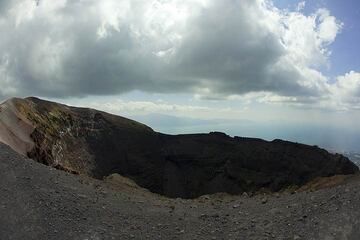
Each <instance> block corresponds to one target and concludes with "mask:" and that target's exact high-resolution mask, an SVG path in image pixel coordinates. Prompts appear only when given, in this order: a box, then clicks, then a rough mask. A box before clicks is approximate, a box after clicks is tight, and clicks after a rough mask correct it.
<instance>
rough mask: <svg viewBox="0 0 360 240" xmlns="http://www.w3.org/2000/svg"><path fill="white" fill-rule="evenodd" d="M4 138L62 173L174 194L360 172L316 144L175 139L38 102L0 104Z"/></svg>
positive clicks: (214, 136) (277, 186)
mask: <svg viewBox="0 0 360 240" xmlns="http://www.w3.org/2000/svg"><path fill="white" fill-rule="evenodd" d="M0 141H1V142H3V143H6V144H8V145H9V146H10V147H11V148H12V149H14V150H15V151H17V152H18V153H20V154H22V155H26V156H28V157H30V158H32V159H34V160H36V161H38V162H41V163H43V164H46V165H50V166H53V167H56V168H58V169H62V170H65V171H68V172H72V173H76V174H82V175H87V176H90V177H94V178H98V179H103V178H106V177H107V176H110V175H112V174H120V175H121V176H123V177H127V178H130V179H131V180H133V181H134V182H136V183H137V184H138V185H140V186H141V187H144V188H147V189H149V190H150V191H152V192H155V193H160V194H163V195H165V196H169V197H182V198H194V197H198V196H201V195H204V194H211V193H217V192H227V193H230V194H239V193H242V192H245V191H246V192H254V191H257V190H259V189H269V190H272V191H278V190H281V189H284V188H287V187H290V186H291V187H294V186H302V185H303V184H305V183H307V182H309V181H310V180H313V179H315V178H317V177H329V176H333V175H338V174H342V175H346V174H353V173H356V172H358V170H359V169H358V167H357V166H355V164H353V163H352V162H351V161H349V160H348V159H347V158H346V157H344V156H342V155H339V154H330V153H328V152H327V151H325V150H323V149H320V148H318V147H314V146H307V145H303V144H298V143H292V142H287V141H282V140H274V141H271V142H268V141H264V140H261V139H253V138H242V137H234V138H233V137H230V136H228V135H226V134H224V133H219V132H212V133H209V134H189V135H167V134H162V133H158V132H155V131H153V130H152V129H151V128H150V127H148V126H146V125H144V124H141V123H138V122H136V121H133V120H130V119H127V118H123V117H119V116H115V115H111V114H108V113H105V112H101V111H97V110H94V109H88V108H76V107H70V106H66V105H63V104H58V103H54V102H49V101H44V100H41V99H38V98H34V97H31V98H26V99H19V98H13V99H10V100H8V101H6V102H4V103H3V104H1V105H0Z"/></svg>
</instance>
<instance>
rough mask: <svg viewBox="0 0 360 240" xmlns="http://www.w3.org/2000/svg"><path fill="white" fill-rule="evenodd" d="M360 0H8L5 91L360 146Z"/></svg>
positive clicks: (0, 80) (165, 121)
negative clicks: (359, 55)
mask: <svg viewBox="0 0 360 240" xmlns="http://www.w3.org/2000/svg"><path fill="white" fill-rule="evenodd" d="M359 22H360V2H359V1H355V0H343V1H338V0H319V1H315V0H308V1H297V0H222V1H217V0H146V1H145V0H103V1H97V0H37V1H34V0H1V1H0V86H1V88H0V99H1V100H5V99H7V98H9V97H15V96H16V97H25V96H38V97H41V98H45V99H49V100H54V101H58V102H62V103H66V104H70V105H75V106H85V107H92V108H96V109H100V110H104V111H107V112H111V113H114V114H118V115H122V116H127V117H131V118H133V119H136V120H139V121H142V122H144V123H146V124H149V125H150V126H151V127H153V128H154V129H155V130H157V131H163V132H166V133H170V134H177V133H189V132H209V131H223V132H226V133H228V134H230V135H240V136H249V137H260V138H265V139H268V140H271V139H275V138H283V139H287V140H291V141H299V142H304V143H307V144H314V145H319V146H322V147H326V148H328V149H335V150H337V151H340V150H359V152H360V144H359V143H360V141H359V140H360V137H359V136H360V124H359V122H360V60H359V57H358V54H359V52H360V46H359V44H358V43H359V42H360V29H359V28H360V26H359V24H358V23H359Z"/></svg>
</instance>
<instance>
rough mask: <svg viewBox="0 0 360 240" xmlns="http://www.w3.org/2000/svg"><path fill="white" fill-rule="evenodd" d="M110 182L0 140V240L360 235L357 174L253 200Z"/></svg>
mask: <svg viewBox="0 0 360 240" xmlns="http://www.w3.org/2000/svg"><path fill="white" fill-rule="evenodd" d="M109 186H110V185H109V184H105V183H104V182H103V181H98V180H95V179H91V178H87V177H84V176H76V175H73V174H69V173H66V172H63V171H58V170H55V169H54V168H52V167H49V166H45V165H42V164H39V163H37V162H34V161H32V160H30V159H25V158H24V157H22V156H20V155H19V154H17V153H15V152H14V151H13V150H11V149H10V148H9V147H7V146H5V145H3V144H0V192H1V194H0V239H2V240H10V239H13V240H18V239H19V240H20V239H27V240H35V239H36V240H48V239H50V240H53V239H54V240H57V239H59V240H60V239H61V240H62V239H69V240H72V239H94V240H95V239H101V240H107V239H124V240H126V239H199V240H202V239H228V240H231V239H250V240H251V239H306V240H312V239H314V240H315V239H316V240H322V239H324V240H325V239H327V240H328V239H329V240H332V239H339V240H340V239H341V240H346V239H349V240H357V239H360V210H359V209H360V201H359V199H360V181H359V177H358V176H354V177H352V178H351V180H349V181H348V182H347V183H346V184H343V185H339V186H336V187H332V188H326V189H322V190H319V191H315V192H301V193H295V194H288V193H282V194H279V195H267V196H266V197H264V196H261V195H259V196H254V197H251V198H249V197H247V196H229V195H211V196H203V197H201V198H198V199H193V200H181V199H168V198H165V197H161V196H159V195H156V194H152V193H150V192H147V191H145V190H143V189H140V188H136V187H133V186H132V187H128V185H127V186H125V187H124V186H121V184H120V185H119V186H114V187H111V188H110V187H109ZM119 187H120V188H119ZM119 189H121V191H120V190H119Z"/></svg>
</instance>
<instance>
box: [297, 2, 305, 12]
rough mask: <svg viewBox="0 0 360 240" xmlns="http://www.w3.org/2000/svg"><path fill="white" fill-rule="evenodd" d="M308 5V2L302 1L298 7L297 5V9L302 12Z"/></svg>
mask: <svg viewBox="0 0 360 240" xmlns="http://www.w3.org/2000/svg"><path fill="white" fill-rule="evenodd" d="M305 6H306V2H305V1H301V2H299V3H298V5H297V7H296V11H298V12H300V11H302V10H304V8H305Z"/></svg>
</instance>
